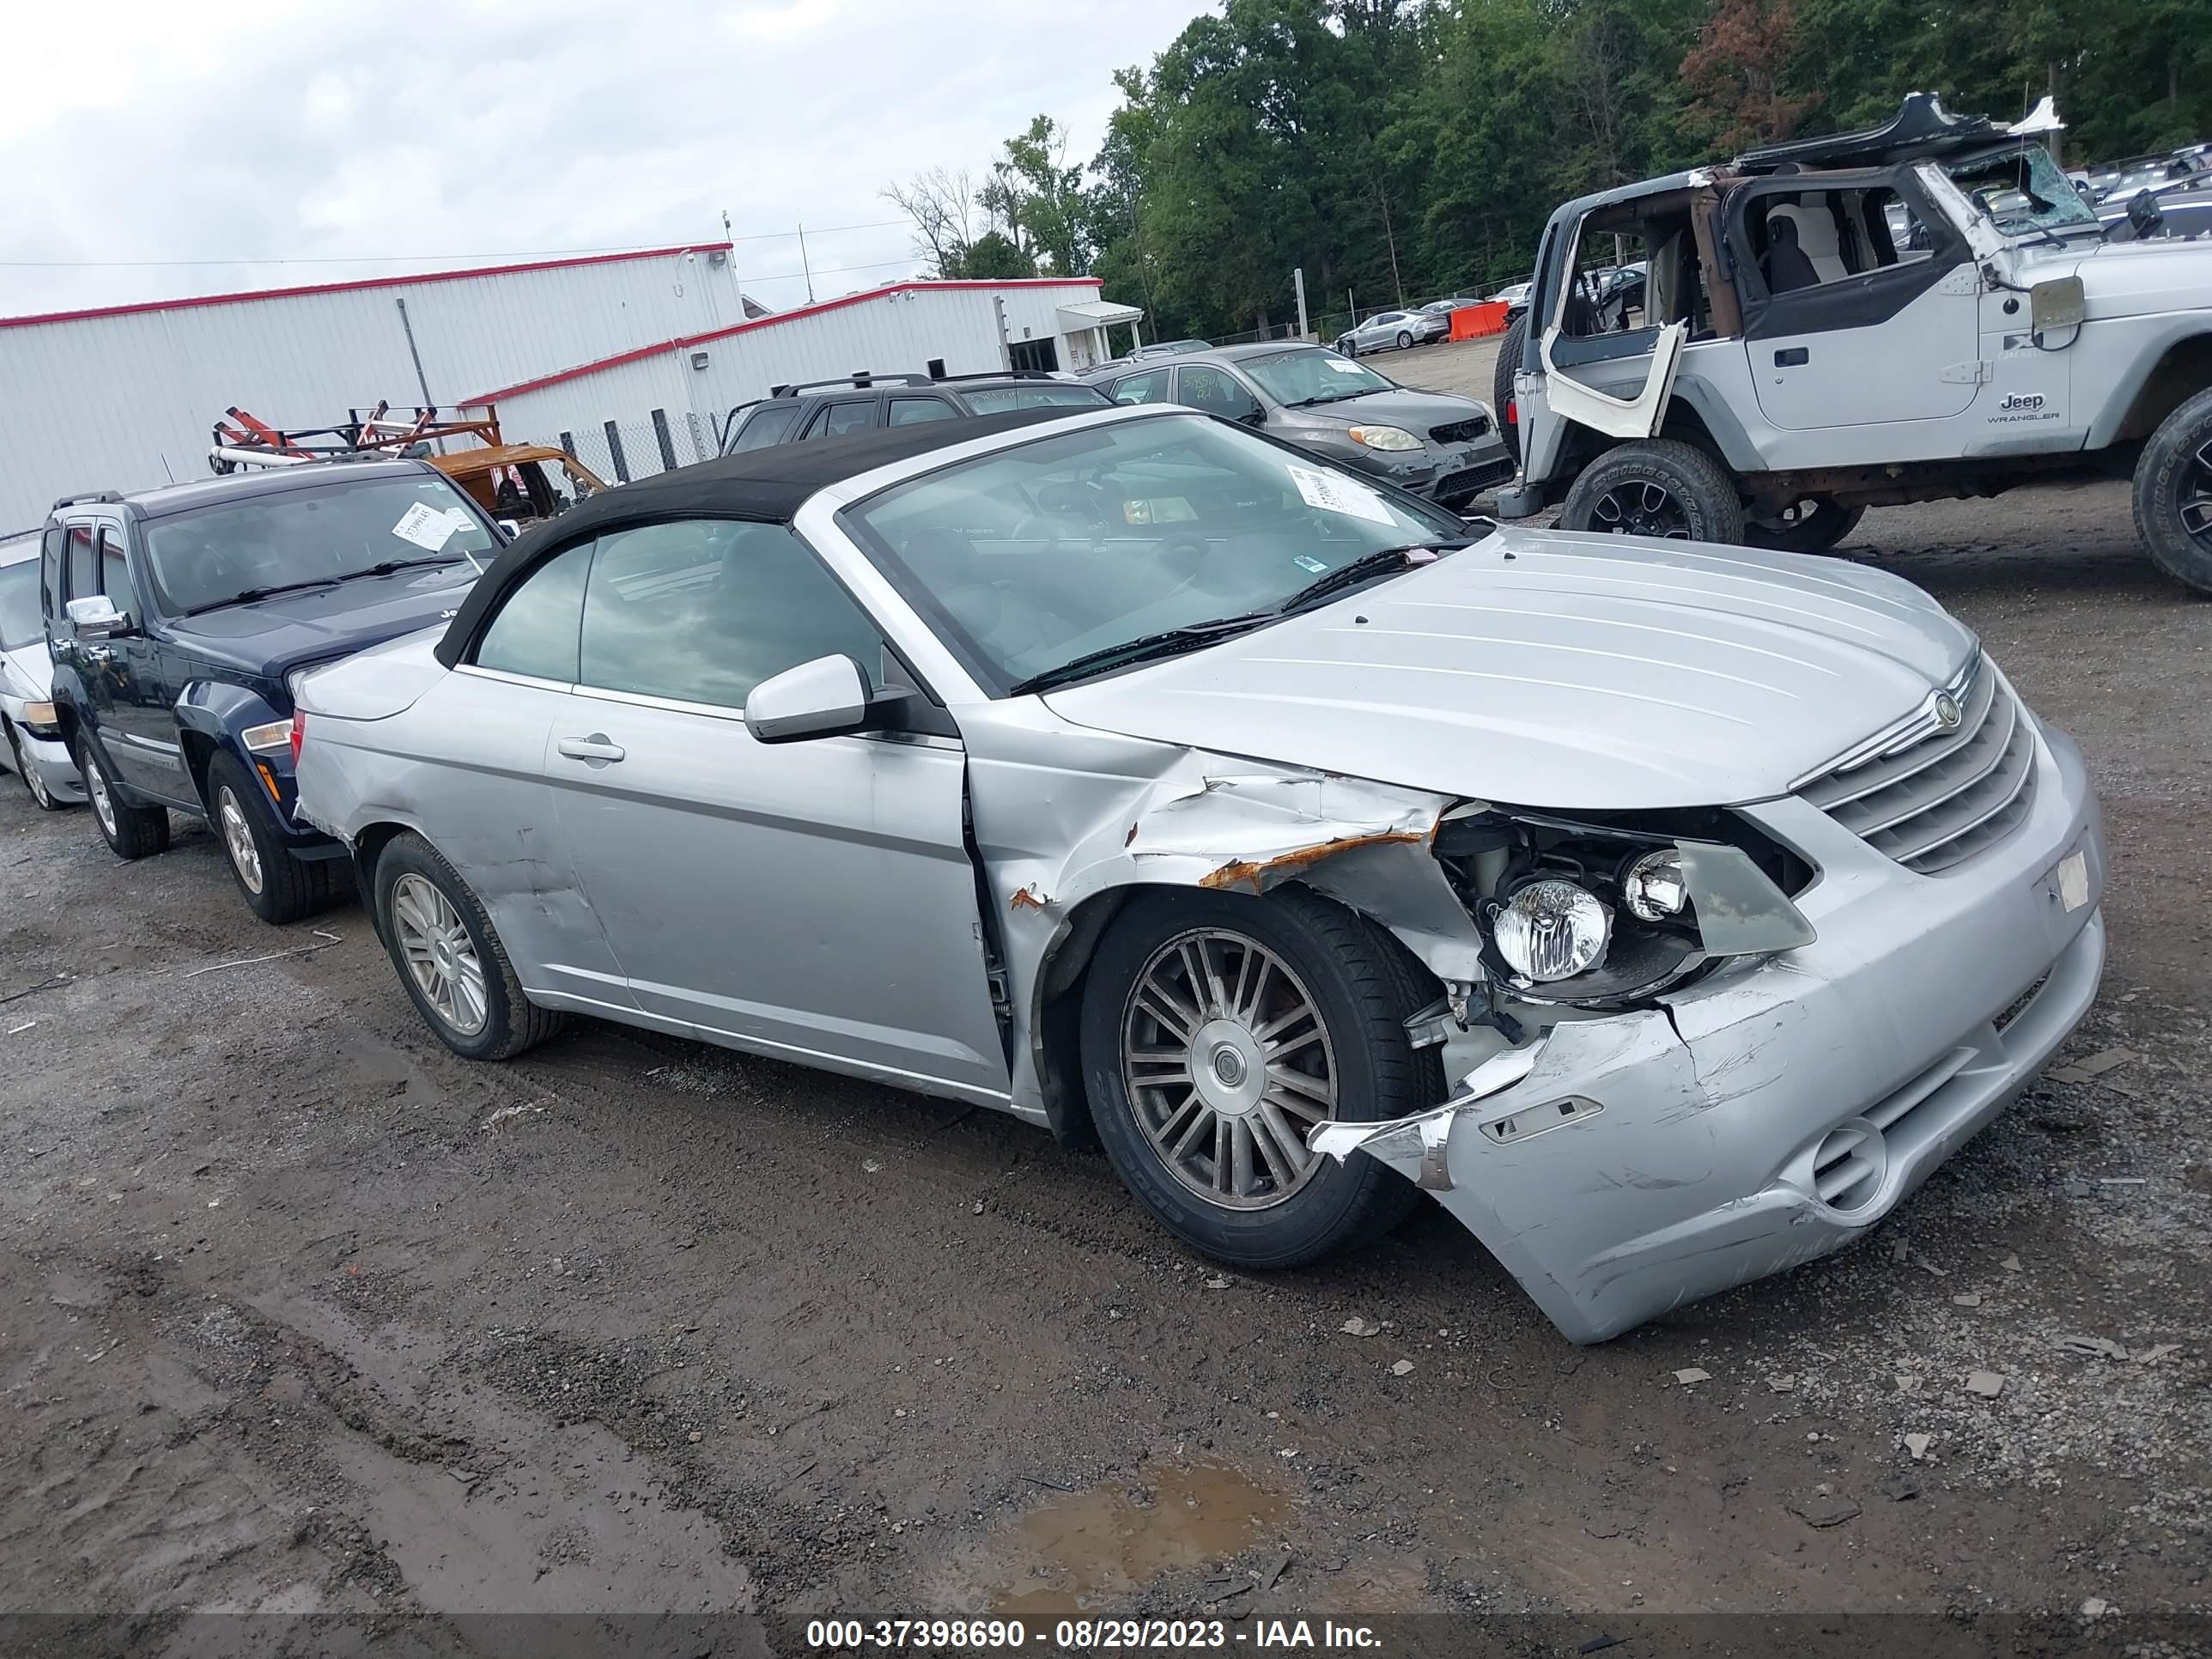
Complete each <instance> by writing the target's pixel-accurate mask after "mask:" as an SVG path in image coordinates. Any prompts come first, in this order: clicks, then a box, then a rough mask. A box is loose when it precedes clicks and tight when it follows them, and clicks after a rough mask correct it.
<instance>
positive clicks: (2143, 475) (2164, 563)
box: [2135, 391, 2212, 593]
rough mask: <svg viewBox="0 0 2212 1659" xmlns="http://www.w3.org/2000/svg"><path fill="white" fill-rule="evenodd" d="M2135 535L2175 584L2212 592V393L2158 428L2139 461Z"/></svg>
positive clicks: (2204, 394) (2198, 397)
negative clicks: (2176, 582)
mask: <svg viewBox="0 0 2212 1659" xmlns="http://www.w3.org/2000/svg"><path fill="white" fill-rule="evenodd" d="M2135 513H2136V536H2137V537H2138V538H2141V540H2142V544H2143V547H2144V549H2145V550H2147V551H2148V553H2149V554H2150V556H2151V559H2152V562H2154V563H2155V564H2156V565H2157V566H2158V568H2160V570H2163V571H2164V572H2166V574H2167V575H2169V576H2171V577H2172V578H2173V579H2174V580H2176V581H2178V582H2180V583H2182V584H2184V585H2185V586H2189V587H2191V588H2194V589H2195V590H2196V591H2197V592H2199V593H2212V391H2205V392H2198V393H2197V395H2196V396H2195V397H2193V398H2190V399H2189V400H2188V401H2187V402H2186V403H2185V404H2182V405H2181V407H2180V408H2179V409H2177V410H2174V411H2173V413H2172V414H2171V415H2169V416H2166V419H2165V420H2163V421H2162V422H2160V423H2159V428H2158V430H2157V431H2155V432H2154V433H2152V434H2151V435H2150V441H2149V442H2148V443H2147V444H2145V445H2144V446H2143V452H2142V458H2141V459H2138V460H2137V461H2136V479H2135Z"/></svg>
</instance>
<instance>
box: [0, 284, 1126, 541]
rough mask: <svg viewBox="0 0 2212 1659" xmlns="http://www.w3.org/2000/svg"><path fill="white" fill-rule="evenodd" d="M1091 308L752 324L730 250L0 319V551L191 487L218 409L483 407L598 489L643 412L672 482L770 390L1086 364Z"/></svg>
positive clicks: (913, 311)
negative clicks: (77, 509)
mask: <svg viewBox="0 0 2212 1659" xmlns="http://www.w3.org/2000/svg"><path fill="white" fill-rule="evenodd" d="M1097 288H1098V285H1097V282H1096V280H1095V279H1092V280H1083V281H1042V282H1028V283H1023V282H1015V283H895V284H892V285H890V286H888V287H885V288H881V289H872V290H870V291H868V292H866V293H862V294H858V295H848V296H847V297H845V298H843V299H839V300H830V301H823V303H821V304H819V305H815V306H809V307H803V308H801V309H799V310H797V311H793V312H789V313H777V314H775V315H769V314H766V313H763V312H762V311H761V309H760V308H759V307H757V306H755V305H753V304H752V303H751V302H750V301H741V300H740V298H739V295H738V290H737V288H736V285H735V283H734V281H733V279H732V276H731V271H730V261H729V245H728V244H727V243H702V244H698V245H696V246H684V247H665V248H652V249H646V250H643V251H641V252H632V253H617V254H599V255H592V256H589V257H585V258H567V259H557V260H550V261H544V262H540V263H537V264H523V265H501V266H493V267H488V268H480V269H475V270H454V271H439V272H432V273H428V274H426V275H423V276H389V277H378V278H374V279H370V280H368V281H360V282H349V283H325V284H319V285H317V286H313V287H307V288H292V289H268V290H263V291H261V292H258V293H246V294H228V295H210V296H206V297H203V298H197V299H188V300H170V301H155V302H153V303H150V304H143V305H129V306H112V307H105V308H103V309H100V310H96V311H82V312H65V313H52V314H48V315H42V316H34V317H13V318H0V534H5V533H7V532H12V531H15V530H22V529H29V528H32V527H33V526H36V525H37V524H39V523H40V520H43V519H44V518H45V516H46V512H47V510H48V508H49V507H51V506H52V503H53V501H54V500H55V498H56V497H57V496H59V495H65V494H69V493H71V492H75V491H79V490H94V489H122V490H131V489H144V488H147V487H149V486H151V485H155V484H159V483H163V482H165V481H167V479H169V478H172V477H173V478H180V479H181V478H191V477H204V476H206V473H207V471H208V464H207V450H208V445H209V439H210V428H211V426H212V425H213V424H214V422H216V420H217V419H218V418H220V417H221V416H222V414H223V412H224V411H225V410H227V409H229V408H231V407H232V406H234V405H235V406H237V407H239V408H242V409H245V410H249V411H250V412H252V414H253V415H255V416H258V417H259V418H260V419H262V420H264V421H265V422H270V424H272V425H276V426H279V427H289V428H304V427H318V426H326V425H329V424H331V422H337V421H342V420H343V419H344V418H345V417H346V411H347V410H349V409H353V408H361V409H366V408H368V406H369V405H372V404H375V403H377V402H378V401H379V400H380V399H383V400H388V401H389V402H390V403H391V404H392V406H393V407H394V408H395V409H412V408H414V407H415V406H416V404H424V403H428V404H440V405H445V406H453V405H456V404H462V403H464V402H467V401H470V400H474V401H477V402H483V401H484V400H486V399H487V398H499V399H500V407H499V413H500V416H501V422H502V424H503V426H504V428H505V430H506V435H507V436H508V437H509V438H510V439H512V440H515V441H520V440H525V439H538V440H541V441H549V442H557V441H558V440H559V435H560V434H561V433H562V432H564V431H565V432H574V434H575V435H576V437H577V441H578V450H579V453H580V454H581V455H582V457H583V459H585V460H586V463H587V464H588V465H592V467H593V468H594V469H595V470H598V471H601V472H602V473H603V474H604V475H605V476H607V477H610V478H611V477H613V476H614V473H615V470H614V469H613V468H611V466H610V465H606V460H607V457H606V446H605V439H604V431H605V422H609V421H615V422H619V423H621V429H622V430H623V431H624V432H625V433H627V434H629V438H628V447H629V460H630V462H631V465H630V466H629V469H628V470H629V471H630V472H631V474H632V476H634V477H635V476H642V475H643V474H645V473H647V472H653V471H659V469H660V466H661V465H662V461H661V459H660V456H659V453H658V451H659V444H658V443H657V442H656V441H655V428H654V425H653V411H655V410H659V411H661V414H662V421H661V424H663V425H665V426H666V427H668V428H670V434H671V453H673V455H674V456H675V459H677V461H678V462H679V463H681V462H685V461H690V460H693V459H698V457H699V456H700V455H701V454H702V453H713V446H714V420H713V419H712V418H711V417H712V416H714V415H715V414H716V413H717V412H718V411H726V410H727V409H728V408H729V407H730V405H732V404H736V403H739V402H742V401H744V400H745V399H747V398H755V397H758V396H759V395H761V394H762V393H763V392H765V391H766V390H767V389H768V387H769V385H770V384H771V383H773V382H775V381H779V380H814V379H822V378H825V377H828V376H830V375H836V374H847V373H849V372H850V371H852V370H853V369H855V368H875V369H883V370H890V369H912V370H917V371H918V370H921V369H922V368H925V367H926V366H927V364H928V363H929V362H930V361H931V360H932V359H941V360H943V361H944V362H945V365H946V367H947V368H948V370H949V371H950V372H952V373H959V372H962V371H963V370H969V369H991V368H1004V367H1008V366H1022V365H1024V364H1034V365H1035V366H1036V367H1041V368H1043V367H1055V368H1068V367H1075V366H1079V365H1080V364H1081V363H1084V362H1090V361H1091V359H1092V357H1093V356H1097V355H1100V354H1103V351H1104V349H1105V334H1104V326H1103V319H1101V318H1100V317H1099V316H1097V315H1096V314H1093V313H1097V311H1098V310H1099V308H1100V307H1099V305H1098V294H1097ZM1069 307H1073V309H1068V308H1069ZM1108 309H1110V310H1111V311H1112V312H1114V313H1115V315H1114V316H1113V318H1112V319H1110V320H1112V321H1113V322H1115V323H1120V322H1124V321H1127V322H1131V323H1133V321H1134V319H1135V317H1136V315H1137V313H1135V312H1134V311H1133V310H1132V309H1131V308H1129V307H1110V308H1108ZM1120 313H1127V315H1126V316H1123V315H1121V314H1120ZM745 319H751V320H750V321H747V320H745ZM697 362H703V365H704V366H703V367H700V368H694V367H692V365H693V364H694V363H697ZM695 415H696V416H697V417H698V420H697V422H696V428H695V423H694V422H693V420H692V418H691V417H692V416H695ZM695 429H696V432H697V434H698V442H697V443H696V444H695V443H694V442H693V441H692V435H693V432H694V430H695ZM587 435H599V437H598V441H596V442H594V441H588V436H587Z"/></svg>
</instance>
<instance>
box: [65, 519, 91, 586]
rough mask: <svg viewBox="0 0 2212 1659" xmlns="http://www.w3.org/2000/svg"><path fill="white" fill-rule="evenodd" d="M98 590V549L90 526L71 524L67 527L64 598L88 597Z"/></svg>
mask: <svg viewBox="0 0 2212 1659" xmlns="http://www.w3.org/2000/svg"><path fill="white" fill-rule="evenodd" d="M97 592H100V551H99V549H98V548H97V547H96V546H95V545H94V542H93V538H92V526H90V525H88V524H73V525H71V526H70V527H69V591H68V592H67V593H66V594H65V595H64V598H65V599H90V598H91V597H92V596H93V595H94V594H95V593H97Z"/></svg>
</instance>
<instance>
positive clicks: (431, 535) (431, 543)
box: [392, 501, 460, 553]
mask: <svg viewBox="0 0 2212 1659" xmlns="http://www.w3.org/2000/svg"><path fill="white" fill-rule="evenodd" d="M459 528H460V526H459V525H458V524H457V523H455V522H454V519H453V514H452V513H449V512H448V513H441V512H438V511H436V510H435V509H434V508H431V507H425V506H423V505H422V502H420V501H417V502H416V503H415V504H414V506H412V507H409V508H408V509H407V510H406V511H405V512H404V513H401V514H400V515H399V522H398V524H396V525H394V526H392V534H393V535H395V536H397V537H398V538H399V539H400V540H401V541H403V542H412V543H414V544H415V545H416V546H417V547H420V548H422V549H425V550H428V551H429V552H432V553H435V552H437V551H438V550H440V549H441V548H443V547H444V546H445V544H447V542H449V541H451V540H453V532H454V531H456V530H458V529H459Z"/></svg>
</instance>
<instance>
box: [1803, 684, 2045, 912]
mask: <svg viewBox="0 0 2212 1659" xmlns="http://www.w3.org/2000/svg"><path fill="white" fill-rule="evenodd" d="M1944 692H1945V694H1946V695H1948V696H1951V697H1953V698H1954V699H1955V700H1956V702H1957V703H1958V705H1959V709H1960V716H1961V718H1960V721H1959V724H1958V725H1957V726H1955V727H1954V728H1953V729H1952V730H1950V731H1948V732H1947V731H1944V730H1942V729H1941V728H1940V727H1939V726H1936V724H1935V722H1934V721H1933V720H1932V719H1928V720H1923V719H1922V718H1921V717H1920V716H1915V718H1914V720H1912V721H1909V722H1907V723H1906V725H1905V728H1904V729H1903V730H1902V731H1901V732H1899V733H1898V734H1897V735H1896V736H1895V737H1894V738H1893V739H1892V740H1891V741H1889V742H1888V743H1887V744H1882V743H1881V742H1879V741H1875V742H1870V743H1869V744H1863V745H1862V746H1861V747H1860V748H1859V749H1858V750H1855V751H1854V752H1853V753H1852V754H1850V755H1849V756H1846V757H1844V760H1843V762H1842V763H1839V764H1838V765H1837V766H1835V767H1833V768H1832V769H1829V770H1827V771H1826V772H1823V773H1820V774H1819V775H1816V776H1814V777H1813V778H1811V779H1809V780H1807V781H1803V782H1801V783H1800V784H1799V785H1798V787H1797V793H1798V794H1799V795H1800V796H1801V797H1802V799H1805V800H1808V801H1809V802H1811V803H1812V804H1813V805H1815V806H1817V807H1819V808H1820V810H1821V811H1824V812H1826V814H1827V815H1828V816H1829V817H1832V818H1833V819H1834V820H1835V821H1836V822H1837V823H1839V824H1841V825H1843V827H1844V829H1849V830H1850V831H1851V832H1852V833H1853V834H1854V835H1856V836H1858V837H1859V838H1860V839H1861V840H1863V841H1864V842H1866V843H1867V845H1868V846H1869V847H1871V848H1874V849H1875V851H1876V852H1878V853H1881V854H1886V855H1887V856H1888V857H1890V858H1893V859H1894V860H1897V862H1898V863H1899V864H1901V865H1904V866H1905V867H1906V868H1907V869H1910V870H1917V871H1918V872H1921V873H1922V874H1923V875H1936V874H1938V873H1940V872H1942V871H1945V870H1948V869H1950V868H1952V867H1953V866H1956V865H1960V864H1962V863H1964V862H1966V860H1968V859H1971V858H1972V857H1973V856H1974V855H1975V854H1978V853H1980V852H1983V851H1984V850H1986V849H1987V848H1990V847H1993V846H1995V845H1996V843H1997V842H2000V841H2002V840H2003V839H2004V838H2005V837H2006V836H2008V835H2010V834H2011V833H2012V832H2013V831H2014V830H2015V829H2018V828H2019V827H2020V825H2021V823H2022V821H2023V820H2025V819H2026V818H2027V811H2028V807H2029V805H2031V804H2032V803H2033V800H2034V799H2035V734H2034V731H2033V726H2032V725H2031V723H2030V721H2029V720H2028V716H2027V710H2026V709H2024V708H2021V705H2020V701H2019V699H2018V698H2016V697H2015V696H2013V694H2012V692H2011V690H2009V689H2008V687H2006V686H2005V684H2003V683H2002V681H2001V680H2000V679H1999V678H1998V676H1997V671H1996V669H1995V668H1994V667H1993V666H1991V665H1989V664H1988V663H1985V662H1984V661H1983V659H1981V657H1980V656H1979V655H1978V654H1977V655H1976V656H1975V657H1974V659H1972V661H1971V662H1969V663H1968V664H1967V665H1966V667H1965V668H1964V669H1963V670H1961V671H1960V675H1959V677H1958V678H1956V679H1954V681H1953V682H1952V684H1950V685H1948V686H1946V687H1945V688H1944ZM1931 707H1932V703H1931Z"/></svg>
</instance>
